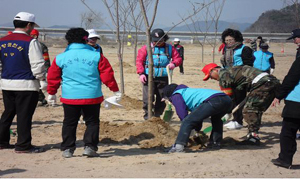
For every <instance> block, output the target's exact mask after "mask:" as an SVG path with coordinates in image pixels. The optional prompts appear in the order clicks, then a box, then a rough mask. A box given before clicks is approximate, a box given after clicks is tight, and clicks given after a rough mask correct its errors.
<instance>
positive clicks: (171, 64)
mask: <svg viewBox="0 0 300 180" xmlns="http://www.w3.org/2000/svg"><path fill="white" fill-rule="evenodd" d="M167 67H169V69H170V70H173V69H174V68H175V64H173V63H170V64H168V65H167Z"/></svg>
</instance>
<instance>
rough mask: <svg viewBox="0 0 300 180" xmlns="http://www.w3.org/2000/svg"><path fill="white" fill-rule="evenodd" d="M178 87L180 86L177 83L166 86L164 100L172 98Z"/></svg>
mask: <svg viewBox="0 0 300 180" xmlns="http://www.w3.org/2000/svg"><path fill="white" fill-rule="evenodd" d="M177 86H178V85H177V84H175V83H172V84H169V85H167V86H165V87H164V89H163V98H167V99H168V98H170V97H171V96H172V94H173V92H174V91H175V89H176V88H177Z"/></svg>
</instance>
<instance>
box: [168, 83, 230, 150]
mask: <svg viewBox="0 0 300 180" xmlns="http://www.w3.org/2000/svg"><path fill="white" fill-rule="evenodd" d="M163 98H164V99H167V100H168V101H170V102H171V103H172V104H173V105H174V106H175V109H176V113H177V115H178V117H179V118H180V120H181V121H182V124H181V126H180V130H179V133H178V136H177V139H176V141H175V144H174V145H173V146H172V148H171V149H170V150H169V153H175V152H184V147H185V146H186V145H187V143H188V140H189V137H190V134H191V131H192V130H193V129H195V130H196V131H200V130H201V127H202V123H203V120H204V119H206V118H209V117H211V123H212V127H213V128H212V132H211V134H210V139H209V143H208V145H207V147H208V148H213V149H220V147H221V140H222V139H223V122H222V120H221V118H222V117H223V116H224V115H225V114H226V113H228V112H229V111H230V110H231V106H232V101H231V99H230V97H228V96H227V95H226V94H225V93H223V92H221V91H217V90H212V89H202V88H189V87H187V86H186V85H183V84H180V85H177V84H170V85H167V86H166V87H165V88H164V89H163ZM189 112H190V113H189Z"/></svg>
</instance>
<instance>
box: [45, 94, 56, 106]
mask: <svg viewBox="0 0 300 180" xmlns="http://www.w3.org/2000/svg"><path fill="white" fill-rule="evenodd" d="M47 100H48V103H49V104H51V105H52V106H55V105H56V95H55V94H54V95H51V94H49V95H48V98H47Z"/></svg>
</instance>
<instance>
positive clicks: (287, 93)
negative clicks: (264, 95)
mask: <svg viewBox="0 0 300 180" xmlns="http://www.w3.org/2000/svg"><path fill="white" fill-rule="evenodd" d="M290 39H293V40H294V43H295V44H296V45H297V46H298V49H297V54H296V60H295V61H294V62H293V64H292V66H291V68H290V70H289V72H288V74H287V75H286V76H285V77H284V79H283V81H282V85H281V86H280V87H279V88H278V91H276V94H275V95H276V96H275V97H276V98H275V99H274V101H273V103H272V106H276V105H277V104H279V103H280V100H282V99H284V103H285V106H284V108H283V110H282V115H281V116H282V117H283V121H282V128H281V132H280V153H279V155H278V158H277V159H272V161H271V162H272V163H273V164H274V165H276V166H281V167H284V168H288V169H289V168H291V166H292V162H293V156H294V154H295V153H296V151H297V142H296V134H297V131H298V130H300V111H299V109H300V96H299V95H300V29H295V30H293V31H292V36H291V37H289V38H288V39H287V40H290Z"/></svg>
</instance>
